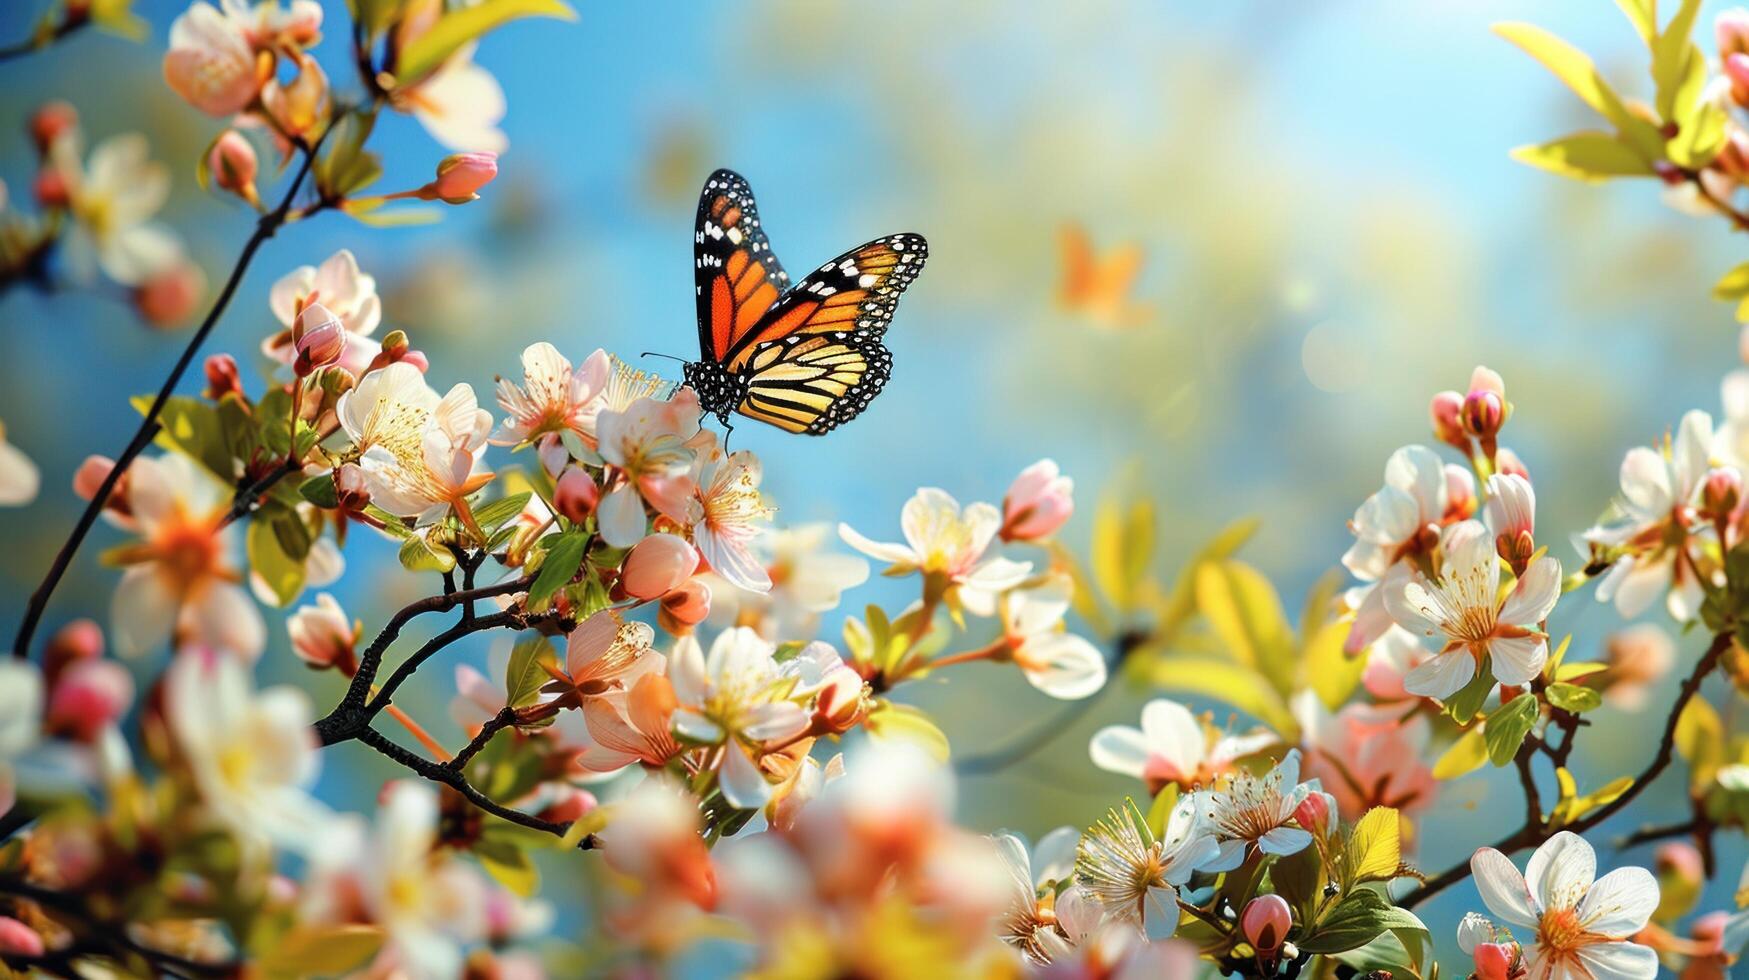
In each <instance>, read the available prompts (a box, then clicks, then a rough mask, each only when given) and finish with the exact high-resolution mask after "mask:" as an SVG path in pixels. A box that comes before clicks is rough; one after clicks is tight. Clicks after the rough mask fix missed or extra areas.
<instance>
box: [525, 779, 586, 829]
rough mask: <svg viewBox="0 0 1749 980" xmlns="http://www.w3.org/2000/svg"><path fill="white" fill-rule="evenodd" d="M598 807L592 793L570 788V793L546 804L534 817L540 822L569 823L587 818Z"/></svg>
mask: <svg viewBox="0 0 1749 980" xmlns="http://www.w3.org/2000/svg"><path fill="white" fill-rule="evenodd" d="M598 805H599V804H598V803H597V802H596V799H595V794H594V793H591V792H589V791H588V790H586V789H582V788H579V787H572V788H571V790H570V792H568V793H566V794H565V795H563V796H561V797H559V798H558V799H557V800H555V801H553V802H552V803H550V804H548V805H547V807H546V808H545V809H543V810H541V811H540V812H539V813H538V814H536V815H537V816H539V817H540V818H541V819H542V820H550V821H552V822H553V823H570V822H571V821H573V820H577V819H579V818H581V817H585V816H587V815H588V814H589V812H590V811H591V810H594V809H595V808H596V806H598Z"/></svg>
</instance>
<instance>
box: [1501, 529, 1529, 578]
mask: <svg viewBox="0 0 1749 980" xmlns="http://www.w3.org/2000/svg"><path fill="white" fill-rule="evenodd" d="M1494 552H1495V553H1496V554H1498V555H1499V556H1500V557H1501V558H1502V559H1503V560H1505V562H1506V563H1507V564H1508V565H1511V566H1512V567H1513V568H1515V569H1521V568H1523V567H1524V566H1525V565H1526V564H1528V563H1529V562H1530V556H1532V555H1534V554H1536V541H1534V540H1533V539H1532V538H1531V536H1530V532H1529V531H1516V532H1510V533H1507V534H1502V535H1500V536H1499V537H1497V538H1495V539H1494Z"/></svg>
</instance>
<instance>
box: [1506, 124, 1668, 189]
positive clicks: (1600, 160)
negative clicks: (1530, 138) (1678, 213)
mask: <svg viewBox="0 0 1749 980" xmlns="http://www.w3.org/2000/svg"><path fill="white" fill-rule="evenodd" d="M1512 159H1514V160H1517V161H1518V162H1519V163H1526V164H1529V165H1530V166H1533V167H1537V168H1539V169H1542V170H1547V171H1548V172H1550V173H1553V174H1559V175H1561V176H1562V177H1571V178H1572V179H1574V180H1583V181H1591V182H1596V181H1602V180H1607V179H1609V178H1611V177H1651V176H1654V175H1655V174H1656V171H1655V170H1653V169H1652V165H1651V164H1650V163H1647V162H1646V158H1645V157H1643V156H1641V155H1640V153H1639V152H1638V151H1637V150H1635V149H1634V148H1633V147H1631V146H1629V145H1627V144H1626V143H1624V142H1622V141H1621V139H1620V138H1619V137H1616V136H1612V135H1610V134H1609V133H1598V132H1583V133H1573V134H1571V135H1568V136H1563V137H1561V138H1560V139H1557V140H1550V141H1549V142H1547V143H1542V144H1539V145H1536V146H1520V147H1517V148H1516V149H1514V150H1513V151H1512Z"/></svg>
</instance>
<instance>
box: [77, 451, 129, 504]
mask: <svg viewBox="0 0 1749 980" xmlns="http://www.w3.org/2000/svg"><path fill="white" fill-rule="evenodd" d="M113 469H115V460H113V459H110V458H109V457H108V456H87V457H85V462H83V463H80V464H79V468H78V469H77V470H75V471H73V492H74V493H76V494H78V495H79V497H80V499H82V500H90V499H91V498H93V497H95V496H97V491H98V490H100V489H102V487H103V481H104V480H107V479H109V471H110V470H113ZM124 478H125V477H124ZM117 489H118V491H119V489H120V488H119V487H118V488H117ZM122 496H126V494H122V493H119V492H117V493H115V494H111V497H122Z"/></svg>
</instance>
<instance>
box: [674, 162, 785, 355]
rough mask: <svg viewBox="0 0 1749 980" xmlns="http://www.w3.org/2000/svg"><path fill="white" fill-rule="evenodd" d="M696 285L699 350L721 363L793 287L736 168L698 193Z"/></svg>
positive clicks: (708, 182) (712, 178) (719, 173)
mask: <svg viewBox="0 0 1749 980" xmlns="http://www.w3.org/2000/svg"><path fill="white" fill-rule="evenodd" d="M693 285H694V288H695V289H696V290H697V293H698V343H699V350H700V351H701V352H702V353H703V355H704V356H705V357H707V358H711V359H713V360H717V361H721V360H722V359H723V358H724V357H726V356H727V354H728V352H729V350H730V348H731V347H732V346H733V345H734V344H735V343H736V342H737V341H738V340H740V339H741V338H742V337H744V336H745V335H746V334H747V332H748V331H750V330H752V329H753V327H754V326H756V325H757V324H758V323H759V320H760V318H761V317H762V316H764V315H765V313H766V312H767V311H769V310H770V309H771V307H772V305H773V304H774V303H776V302H777V300H778V297H779V296H780V295H782V293H783V291H784V289H785V288H786V287H787V286H788V285H789V276H788V275H787V274H785V273H784V271H783V266H782V265H780V264H778V261H777V256H775V255H773V254H772V252H771V242H770V241H768V240H767V239H766V237H765V230H764V229H763V228H761V227H760V225H759V209H758V207H757V206H756V205H755V204H754V202H753V191H752V189H751V188H749V187H748V186H747V181H746V180H744V179H743V178H742V177H741V175H740V174H737V173H735V172H734V171H733V170H718V171H717V172H715V173H713V174H711V175H710V178H709V179H708V180H706V181H705V184H704V191H703V193H701V194H700V195H699V199H698V220H697V223H696V227H695V228H694V231H693Z"/></svg>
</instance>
